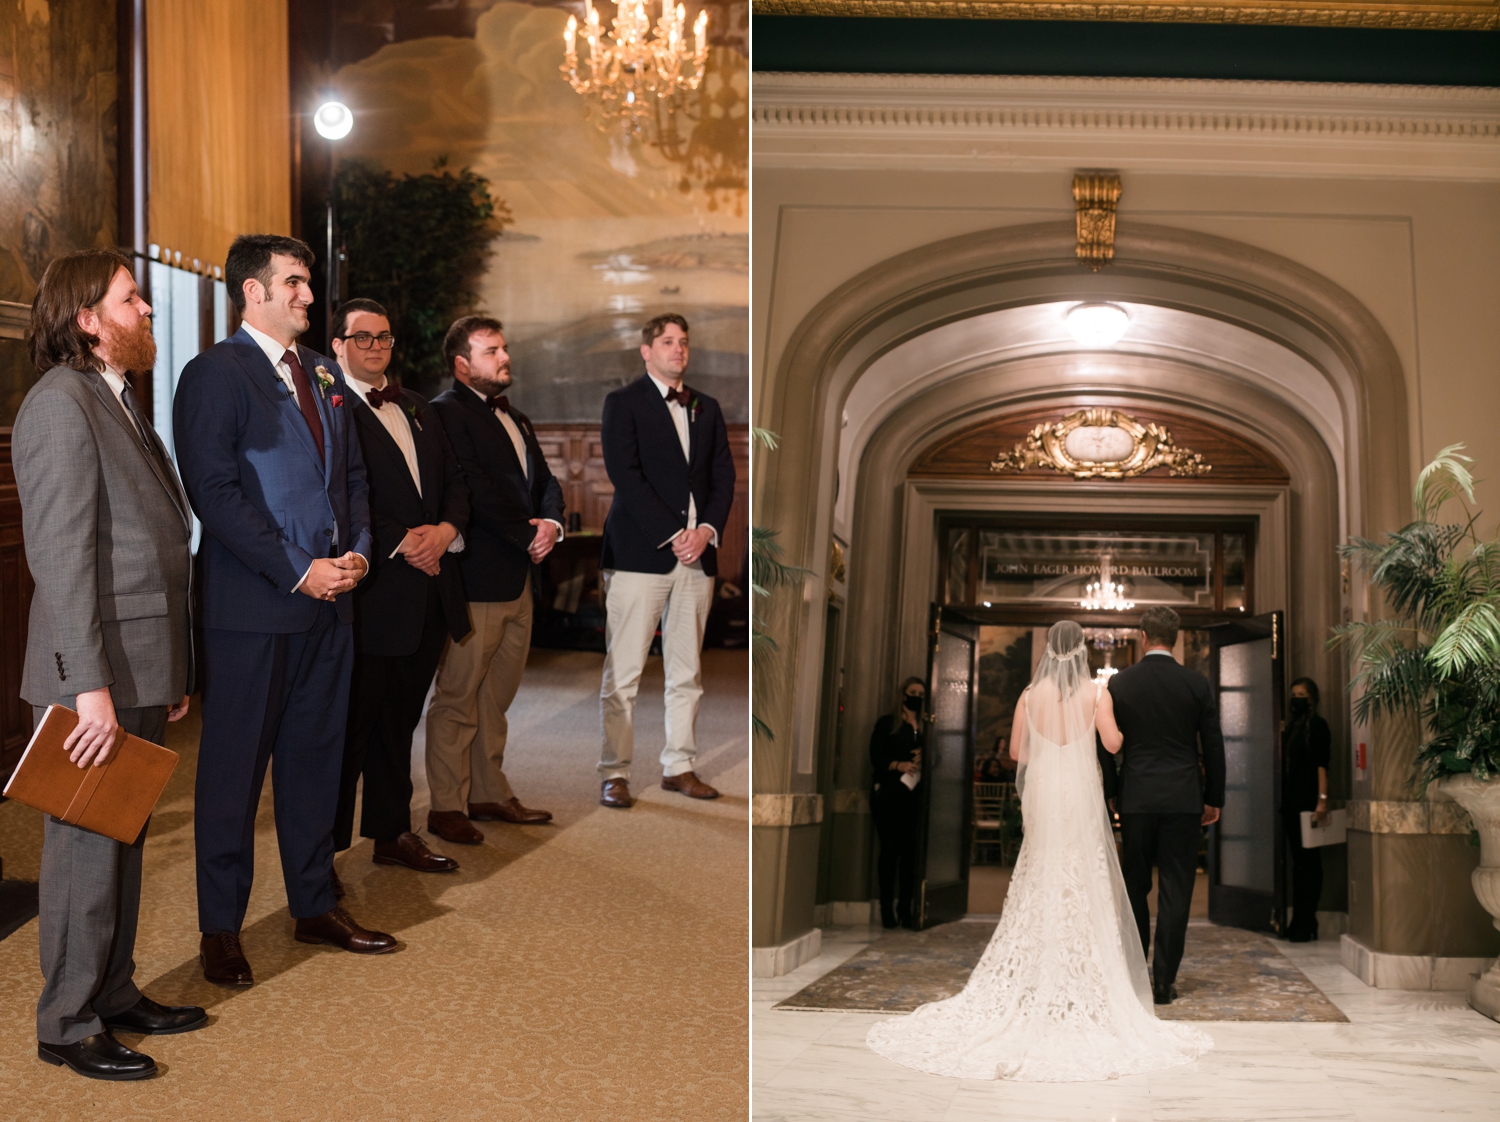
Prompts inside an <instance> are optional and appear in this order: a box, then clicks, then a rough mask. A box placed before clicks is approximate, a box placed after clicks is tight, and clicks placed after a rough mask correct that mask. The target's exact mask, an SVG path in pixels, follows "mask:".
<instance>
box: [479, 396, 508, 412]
mask: <svg viewBox="0 0 1500 1122" xmlns="http://www.w3.org/2000/svg"><path fill="white" fill-rule="evenodd" d="M484 403H485V404H486V405H488V406H489V407H490V408H491V409H498V410H500V412H502V413H509V412H510V398H508V397H506V396H505V395H504V394H503V393H496V394H490V395H489V396H488V397H486V398H485V399H484Z"/></svg>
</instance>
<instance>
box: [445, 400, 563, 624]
mask: <svg viewBox="0 0 1500 1122" xmlns="http://www.w3.org/2000/svg"><path fill="white" fill-rule="evenodd" d="M432 407H433V408H434V409H436V410H437V412H438V416H439V417H441V418H442V421H443V431H444V432H445V433H446V434H447V436H448V440H449V441H450V442H451V443H452V445H453V453H454V455H456V456H457V457H458V463H459V466H460V467H462V468H463V471H464V481H465V482H466V483H467V484H468V485H469V528H468V530H467V531H465V533H464V546H465V548H464V551H463V553H462V554H461V555H460V558H459V564H460V565H461V566H462V568H463V574H464V589H465V591H466V592H467V593H468V596H469V600H470V601H471V602H473V603H485V602H493V601H506V600H515V599H517V598H518V597H519V596H520V595H521V593H522V592H524V591H525V589H526V576H527V574H528V573H529V572H530V571H531V556H530V554H528V553H527V552H526V548H527V546H529V545H530V544H531V542H532V539H533V538H535V537H536V527H535V526H533V525H531V520H532V519H533V518H550V519H552V520H553V521H555V522H557V523H558V524H559V525H564V524H565V523H564V522H563V494H562V484H560V483H559V482H558V481H557V478H556V477H555V476H554V475H553V474H552V469H551V468H550V467H548V466H547V457H546V455H544V454H543V452H542V446H541V445H540V444H538V443H537V439H536V432H535V431H534V430H533V429H532V427H531V421H530V420H528V419H527V417H526V415H525V414H524V413H522V412H521V411H520V410H518V409H514V408H513V409H511V411H510V416H511V420H513V421H515V423H516V427H517V428H519V429H520V430H521V437H522V439H523V440H524V442H525V444H526V471H527V473H528V474H526V475H523V474H522V473H521V461H520V460H518V459H517V458H516V446H515V445H514V444H512V443H511V440H510V434H509V433H508V432H506V431H505V426H504V425H502V424H501V423H500V419H499V418H498V417H496V416H495V411H494V410H493V409H491V408H490V407H489V406H488V405H486V404H485V403H484V399H483V398H481V397H480V396H479V395H478V394H476V393H475V392H474V391H473V390H471V389H469V387H468V386H466V385H464V384H463V383H462V382H455V383H454V384H453V385H452V386H450V387H449V388H448V389H446V390H444V391H443V392H442V393H440V394H438V395H437V396H436V397H435V398H433V399H432Z"/></svg>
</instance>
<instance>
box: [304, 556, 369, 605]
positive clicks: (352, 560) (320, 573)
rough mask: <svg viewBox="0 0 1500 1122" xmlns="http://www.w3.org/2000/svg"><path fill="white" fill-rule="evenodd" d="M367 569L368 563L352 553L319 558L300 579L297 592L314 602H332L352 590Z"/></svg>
mask: <svg viewBox="0 0 1500 1122" xmlns="http://www.w3.org/2000/svg"><path fill="white" fill-rule="evenodd" d="M369 568H370V564H369V562H368V561H366V560H365V559H364V558H363V557H361V556H360V555H359V554H357V553H354V552H352V551H351V552H349V553H346V554H344V555H343V556H342V557H319V558H318V559H317V560H315V561H314V562H313V563H312V568H310V569H308V570H307V576H305V577H303V578H302V586H301V588H300V589H299V591H301V593H302V594H303V595H304V596H311V597H312V598H313V599H314V600H332V599H334V598H335V597H337V596H340V595H342V594H343V593H345V592H349V591H350V590H352V589H353V588H354V586H355V585H356V584H358V583H359V582H360V580H361V578H363V577H364V575H365V573H366V572H368V571H369Z"/></svg>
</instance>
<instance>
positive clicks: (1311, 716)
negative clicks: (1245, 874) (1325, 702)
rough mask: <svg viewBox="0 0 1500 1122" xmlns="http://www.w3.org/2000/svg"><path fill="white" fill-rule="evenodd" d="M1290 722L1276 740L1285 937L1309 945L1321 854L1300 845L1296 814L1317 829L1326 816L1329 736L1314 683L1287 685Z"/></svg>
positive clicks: (1314, 929)
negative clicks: (1287, 898)
mask: <svg viewBox="0 0 1500 1122" xmlns="http://www.w3.org/2000/svg"><path fill="white" fill-rule="evenodd" d="M1289 708H1290V710H1291V720H1290V721H1289V722H1288V724H1287V727H1286V731H1285V732H1284V733H1282V737H1281V754H1282V766H1283V767H1284V768H1285V777H1284V778H1283V780H1282V785H1281V791H1282V806H1281V819H1282V823H1283V825H1284V826H1285V828H1286V849H1287V858H1288V860H1289V861H1290V863H1291V866H1292V919H1291V922H1290V923H1288V924H1287V932H1286V935H1287V938H1288V939H1289V940H1291V941H1292V942H1293V943H1310V942H1312V941H1313V940H1314V939H1316V938H1317V937H1318V897H1320V896H1321V895H1322V894H1323V851H1322V850H1321V849H1306V848H1304V847H1303V845H1302V812H1303V811H1304V810H1310V811H1312V812H1313V821H1314V822H1315V823H1316V824H1317V825H1319V826H1321V825H1322V824H1323V823H1324V821H1325V820H1326V819H1327V818H1328V761H1329V751H1330V747H1331V745H1332V743H1333V737H1332V735H1331V734H1330V733H1329V731H1328V722H1327V721H1325V720H1324V719H1323V718H1322V717H1320V716H1319V715H1318V683H1317V682H1314V681H1313V680H1312V679H1311V678H1298V679H1297V680H1296V681H1295V682H1293V683H1292V699H1291V705H1290V706H1289Z"/></svg>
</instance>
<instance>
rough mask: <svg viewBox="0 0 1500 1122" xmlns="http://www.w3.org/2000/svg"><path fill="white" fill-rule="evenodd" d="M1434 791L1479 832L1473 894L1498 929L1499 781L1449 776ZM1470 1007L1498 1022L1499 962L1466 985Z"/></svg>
mask: <svg viewBox="0 0 1500 1122" xmlns="http://www.w3.org/2000/svg"><path fill="white" fill-rule="evenodd" d="M1437 792H1438V794H1439V797H1446V798H1450V799H1452V800H1453V801H1454V802H1456V803H1457V804H1458V805H1459V806H1461V807H1463V808H1464V809H1465V810H1467V811H1468V812H1469V818H1470V819H1471V820H1472V821H1473V823H1474V828H1475V829H1476V830H1478V831H1479V868H1477V869H1475V870H1474V877H1473V882H1474V895H1475V896H1477V897H1478V898H1479V905H1480V907H1482V908H1483V909H1484V910H1485V911H1487V912H1489V913H1490V916H1491V917H1492V918H1493V919H1494V921H1495V926H1496V927H1497V928H1500V779H1489V780H1484V779H1475V778H1474V777H1473V776H1472V775H1450V776H1448V777H1447V778H1445V779H1442V780H1440V781H1439V782H1438V784H1437ZM1469 1004H1470V1005H1472V1006H1473V1007H1474V1008H1475V1009H1477V1010H1479V1012H1481V1013H1483V1014H1484V1015H1485V1016H1486V1017H1488V1018H1490V1020H1492V1021H1500V959H1497V960H1496V961H1495V964H1494V965H1493V966H1491V967H1490V968H1489V969H1488V970H1486V971H1485V972H1484V973H1483V974H1481V975H1480V976H1479V977H1477V978H1475V979H1474V981H1472V982H1470V983H1469Z"/></svg>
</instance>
